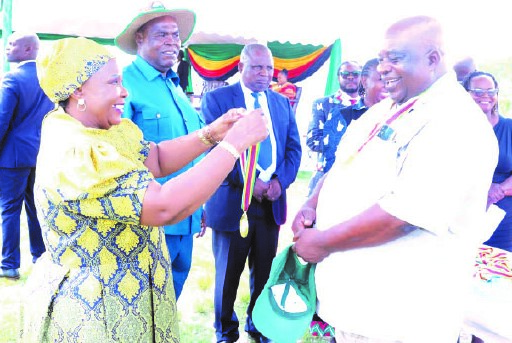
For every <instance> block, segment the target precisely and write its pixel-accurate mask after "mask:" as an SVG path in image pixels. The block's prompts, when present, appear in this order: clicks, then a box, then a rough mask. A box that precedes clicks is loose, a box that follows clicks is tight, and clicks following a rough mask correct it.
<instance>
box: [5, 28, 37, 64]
mask: <svg viewBox="0 0 512 343" xmlns="http://www.w3.org/2000/svg"><path fill="white" fill-rule="evenodd" d="M38 52H39V38H38V37H37V35H36V34H35V33H27V32H14V33H13V34H12V35H10V36H9V39H8V41H7V47H6V50H5V53H6V55H7V60H8V61H9V62H23V61H28V60H35V59H36V57H37V53H38Z"/></svg>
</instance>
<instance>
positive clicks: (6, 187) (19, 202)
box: [0, 168, 46, 269]
mask: <svg viewBox="0 0 512 343" xmlns="http://www.w3.org/2000/svg"><path fill="white" fill-rule="evenodd" d="M35 174H36V169H35V168H0V211H1V213H2V214H1V216H2V265H1V267H2V268H4V269H13V268H19V267H20V215H21V208H22V206H23V203H25V212H26V214H27V224H28V234H29V240H30V253H31V254H32V258H33V260H35V259H36V258H38V257H39V256H41V254H42V253H43V252H45V250H46V249H45V246H44V242H43V237H42V233H41V227H40V226H39V221H38V220H37V213H36V207H35V204H34V180H35Z"/></svg>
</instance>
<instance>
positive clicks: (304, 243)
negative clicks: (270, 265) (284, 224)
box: [293, 229, 329, 263]
mask: <svg viewBox="0 0 512 343" xmlns="http://www.w3.org/2000/svg"><path fill="white" fill-rule="evenodd" d="M322 236H323V232H322V231H318V230H317V229H302V230H299V231H298V232H296V233H295V236H294V237H293V240H294V241H295V244H294V245H293V250H294V251H295V252H296V253H297V255H299V256H300V257H302V258H303V259H304V260H305V261H307V262H310V263H318V262H321V261H323V259H325V258H326V257H327V256H329V252H328V251H327V250H326V249H325V248H323V247H322V244H321V242H322Z"/></svg>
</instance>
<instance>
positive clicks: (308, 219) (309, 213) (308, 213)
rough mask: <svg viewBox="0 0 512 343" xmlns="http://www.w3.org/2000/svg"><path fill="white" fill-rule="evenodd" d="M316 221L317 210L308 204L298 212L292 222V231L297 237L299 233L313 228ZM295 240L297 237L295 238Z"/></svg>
mask: <svg viewBox="0 0 512 343" xmlns="http://www.w3.org/2000/svg"><path fill="white" fill-rule="evenodd" d="M315 220H316V210H315V209H314V208H312V207H311V206H308V205H307V204H305V205H303V206H302V208H301V209H300V210H299V212H297V214H296V215H295V218H294V219H293V222H292V231H293V233H294V235H296V234H297V233H298V232H299V231H302V230H304V229H309V228H311V227H313V224H314V223H315ZM294 240H295V237H294Z"/></svg>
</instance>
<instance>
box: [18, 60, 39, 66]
mask: <svg viewBox="0 0 512 343" xmlns="http://www.w3.org/2000/svg"><path fill="white" fill-rule="evenodd" d="M31 62H34V63H35V62H36V60H26V61H21V62H19V63H18V67H21V66H22V65H24V64H27V63H31Z"/></svg>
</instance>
